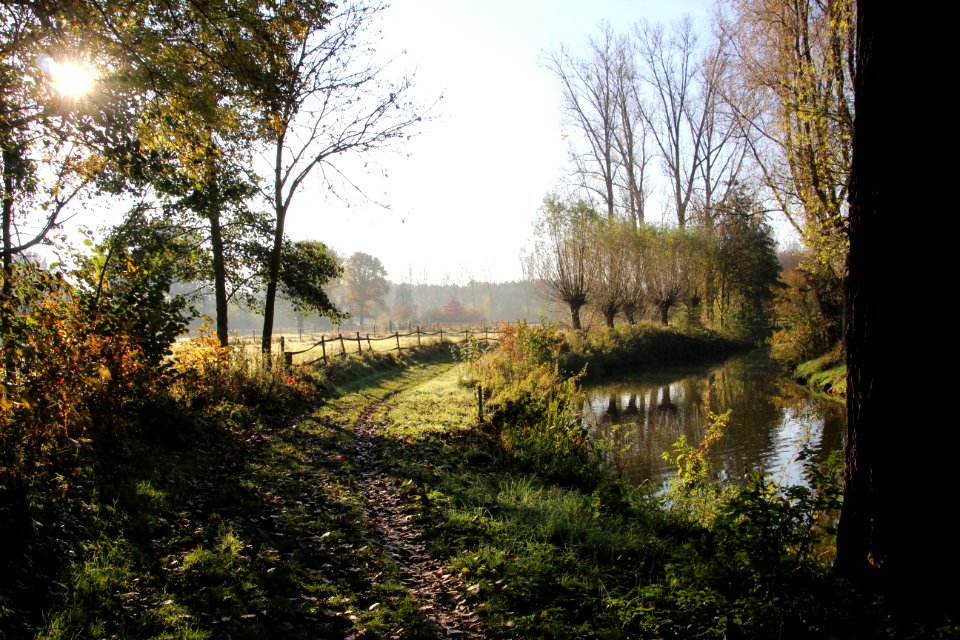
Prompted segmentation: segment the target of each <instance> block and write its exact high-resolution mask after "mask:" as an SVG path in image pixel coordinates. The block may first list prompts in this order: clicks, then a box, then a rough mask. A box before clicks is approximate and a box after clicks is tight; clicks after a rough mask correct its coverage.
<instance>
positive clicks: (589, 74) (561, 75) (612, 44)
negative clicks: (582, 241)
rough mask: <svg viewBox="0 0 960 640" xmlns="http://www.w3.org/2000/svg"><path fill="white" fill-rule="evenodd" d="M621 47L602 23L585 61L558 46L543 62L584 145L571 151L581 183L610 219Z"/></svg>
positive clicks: (616, 165) (613, 200) (616, 169)
mask: <svg viewBox="0 0 960 640" xmlns="http://www.w3.org/2000/svg"><path fill="white" fill-rule="evenodd" d="M620 47H621V45H620V42H619V38H618V36H617V35H616V34H615V33H614V32H613V29H612V27H611V26H610V25H609V24H606V23H605V24H603V25H602V26H601V29H600V35H599V36H598V37H596V38H589V39H588V40H587V48H588V50H589V55H588V57H587V58H584V59H578V58H576V57H574V55H573V54H572V53H571V52H570V50H569V48H567V47H565V46H561V47H560V49H559V50H558V51H556V52H553V53H551V54H550V55H549V56H548V57H547V60H546V64H547V67H548V68H549V69H550V70H551V71H552V72H553V73H554V75H556V76H557V78H558V79H559V80H560V84H561V86H562V91H563V102H564V107H565V111H566V114H567V122H568V124H570V125H571V126H573V127H576V128H577V129H578V130H579V131H580V133H581V134H582V135H583V137H584V138H586V140H587V145H586V150H585V151H582V152H581V151H578V150H574V149H571V156H572V158H573V162H574V166H575V167H576V170H577V175H578V178H579V181H580V184H581V186H583V187H584V188H586V189H589V190H590V191H592V192H594V193H595V194H596V195H597V196H598V197H599V198H600V201H601V202H603V204H604V205H605V207H606V210H607V218H608V219H610V220H612V219H613V216H614V209H615V205H616V191H615V189H616V183H617V173H618V172H619V171H620V159H619V158H618V155H617V145H616V140H617V135H618V128H619V121H620V116H621V113H622V110H621V107H620V105H619V104H618V97H619V96H618V94H617V89H618V86H617V84H618V81H617V78H618V77H622V76H624V75H625V74H626V72H625V70H624V69H623V65H624V63H625V58H624V56H622V55H621V54H620V52H619V49H620ZM596 182H599V184H595V183H596Z"/></svg>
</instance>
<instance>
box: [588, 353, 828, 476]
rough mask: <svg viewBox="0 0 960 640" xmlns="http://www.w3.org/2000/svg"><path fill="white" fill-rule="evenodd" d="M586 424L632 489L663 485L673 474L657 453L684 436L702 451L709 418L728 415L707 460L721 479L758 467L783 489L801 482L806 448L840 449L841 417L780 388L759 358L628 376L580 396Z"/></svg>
mask: <svg viewBox="0 0 960 640" xmlns="http://www.w3.org/2000/svg"><path fill="white" fill-rule="evenodd" d="M585 391H586V394H587V400H586V401H585V403H584V417H585V419H586V420H587V421H588V422H589V423H590V424H592V425H594V428H595V429H596V431H597V432H598V434H602V435H604V436H606V437H607V438H609V440H610V442H611V443H612V452H611V454H610V463H611V465H613V466H614V468H616V469H617V470H618V471H619V472H620V473H622V474H623V475H624V477H626V478H627V479H629V480H630V481H631V482H633V483H635V484H641V483H643V482H646V481H650V482H654V483H655V484H656V485H657V486H659V485H662V484H663V483H664V482H665V481H666V480H667V479H668V478H669V477H670V476H672V475H673V474H674V473H675V472H676V467H675V466H674V465H673V464H672V463H670V462H664V461H663V459H662V453H663V452H664V451H672V446H671V445H672V444H673V443H674V442H676V440H677V438H679V437H680V435H681V434H683V435H685V436H686V437H687V440H688V441H689V442H692V443H699V442H700V441H701V440H702V439H703V436H704V432H705V430H706V419H707V416H708V413H710V412H712V413H722V412H724V411H727V410H728V409H729V410H731V415H730V423H729V426H728V429H727V431H726V435H725V436H724V437H723V439H721V440H720V442H718V443H717V445H716V446H715V448H714V449H713V451H712V452H711V456H710V462H711V468H712V469H714V470H715V471H716V473H717V475H718V476H720V477H726V478H740V477H742V476H743V475H744V474H745V473H746V472H747V471H749V470H751V469H755V468H758V467H763V468H764V469H766V470H767V471H769V472H771V473H773V474H774V475H775V476H777V477H778V478H779V479H781V480H784V481H786V482H791V483H798V482H801V481H802V467H801V465H800V464H799V463H798V462H797V461H796V456H797V453H798V452H799V449H800V446H801V444H802V443H803V442H808V443H809V444H810V445H811V446H813V447H814V449H815V450H816V451H817V458H818V459H820V460H822V459H824V458H826V456H827V455H828V454H829V452H830V451H833V450H835V449H838V448H840V447H842V437H843V433H844V412H843V408H842V406H840V405H839V404H838V403H835V402H830V401H828V400H823V399H819V398H815V397H812V396H810V395H809V394H808V393H807V392H806V390H805V389H803V388H802V387H799V386H798V385H795V384H793V383H792V382H790V381H787V380H784V379H783V378H782V377H781V376H780V374H779V372H778V370H777V368H776V366H775V365H774V364H773V363H772V362H770V360H769V359H768V358H767V357H766V355H765V354H763V353H754V354H750V355H747V356H741V357H737V358H733V359H731V360H728V361H726V362H724V363H723V364H721V365H712V366H709V367H699V368H690V367H687V368H672V369H662V370H659V371H657V372H651V373H641V374H626V375H622V376H621V377H619V378H616V379H607V380H604V381H602V382H600V383H596V384H590V385H588V386H587V387H586V389H585Z"/></svg>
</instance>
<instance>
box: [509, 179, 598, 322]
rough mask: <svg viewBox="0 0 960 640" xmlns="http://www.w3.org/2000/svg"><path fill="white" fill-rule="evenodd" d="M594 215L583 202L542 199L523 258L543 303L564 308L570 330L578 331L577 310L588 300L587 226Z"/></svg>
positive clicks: (589, 236)
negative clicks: (568, 315) (531, 247)
mask: <svg viewBox="0 0 960 640" xmlns="http://www.w3.org/2000/svg"><path fill="white" fill-rule="evenodd" d="M596 218H597V213H596V211H594V210H593V208H591V206H590V205H589V204H588V203H587V202H584V201H583V200H577V201H574V202H563V201H561V200H560V199H559V197H558V196H556V195H550V196H547V197H546V198H544V201H543V206H542V207H540V215H539V216H538V218H537V221H536V227H535V231H534V234H535V237H534V245H533V249H532V251H531V252H530V253H529V254H527V256H526V263H527V269H528V272H529V273H530V275H531V277H532V278H533V280H534V281H535V282H537V284H538V286H539V287H540V288H541V294H542V295H543V297H544V298H546V299H547V300H550V301H553V302H558V303H562V304H564V305H566V306H567V307H568V308H569V309H570V320H571V324H572V325H573V328H574V329H580V328H581V323H580V310H581V309H582V308H583V306H584V305H585V304H587V302H588V301H589V300H590V298H591V294H592V290H591V281H590V277H589V273H590V265H589V261H590V250H591V225H592V224H593V222H594V221H595V220H596Z"/></svg>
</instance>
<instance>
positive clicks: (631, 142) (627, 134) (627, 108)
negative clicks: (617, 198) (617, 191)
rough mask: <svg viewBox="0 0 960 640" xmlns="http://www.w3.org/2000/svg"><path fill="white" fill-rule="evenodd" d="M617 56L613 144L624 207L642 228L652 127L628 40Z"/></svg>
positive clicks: (644, 219) (622, 41)
mask: <svg viewBox="0 0 960 640" xmlns="http://www.w3.org/2000/svg"><path fill="white" fill-rule="evenodd" d="M616 53H617V56H618V64H617V67H616V71H617V73H616V75H615V76H614V79H615V81H616V89H615V90H616V104H617V110H618V121H617V125H618V126H617V128H616V134H615V136H614V143H615V145H616V149H617V153H618V155H619V161H620V166H621V167H622V177H621V183H620V188H621V190H622V192H623V201H624V208H625V210H626V214H627V217H628V218H629V219H630V220H632V221H633V223H634V225H635V227H637V228H639V227H642V226H643V224H644V222H645V221H646V205H647V196H648V195H649V190H650V188H649V184H648V182H649V181H648V179H647V178H648V175H647V166H648V165H649V164H650V160H651V157H652V153H651V151H652V148H651V145H650V125H649V122H648V120H647V118H645V117H644V110H645V109H646V108H647V107H646V106H645V104H644V97H643V90H642V85H641V80H640V77H639V75H638V74H637V70H636V65H635V63H634V57H635V56H634V54H635V51H634V47H633V44H632V43H631V42H630V40H629V39H627V38H621V39H620V41H619V46H618V47H617V51H616Z"/></svg>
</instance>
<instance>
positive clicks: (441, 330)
mask: <svg viewBox="0 0 960 640" xmlns="http://www.w3.org/2000/svg"><path fill="white" fill-rule="evenodd" d="M440 344H443V327H440Z"/></svg>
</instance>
